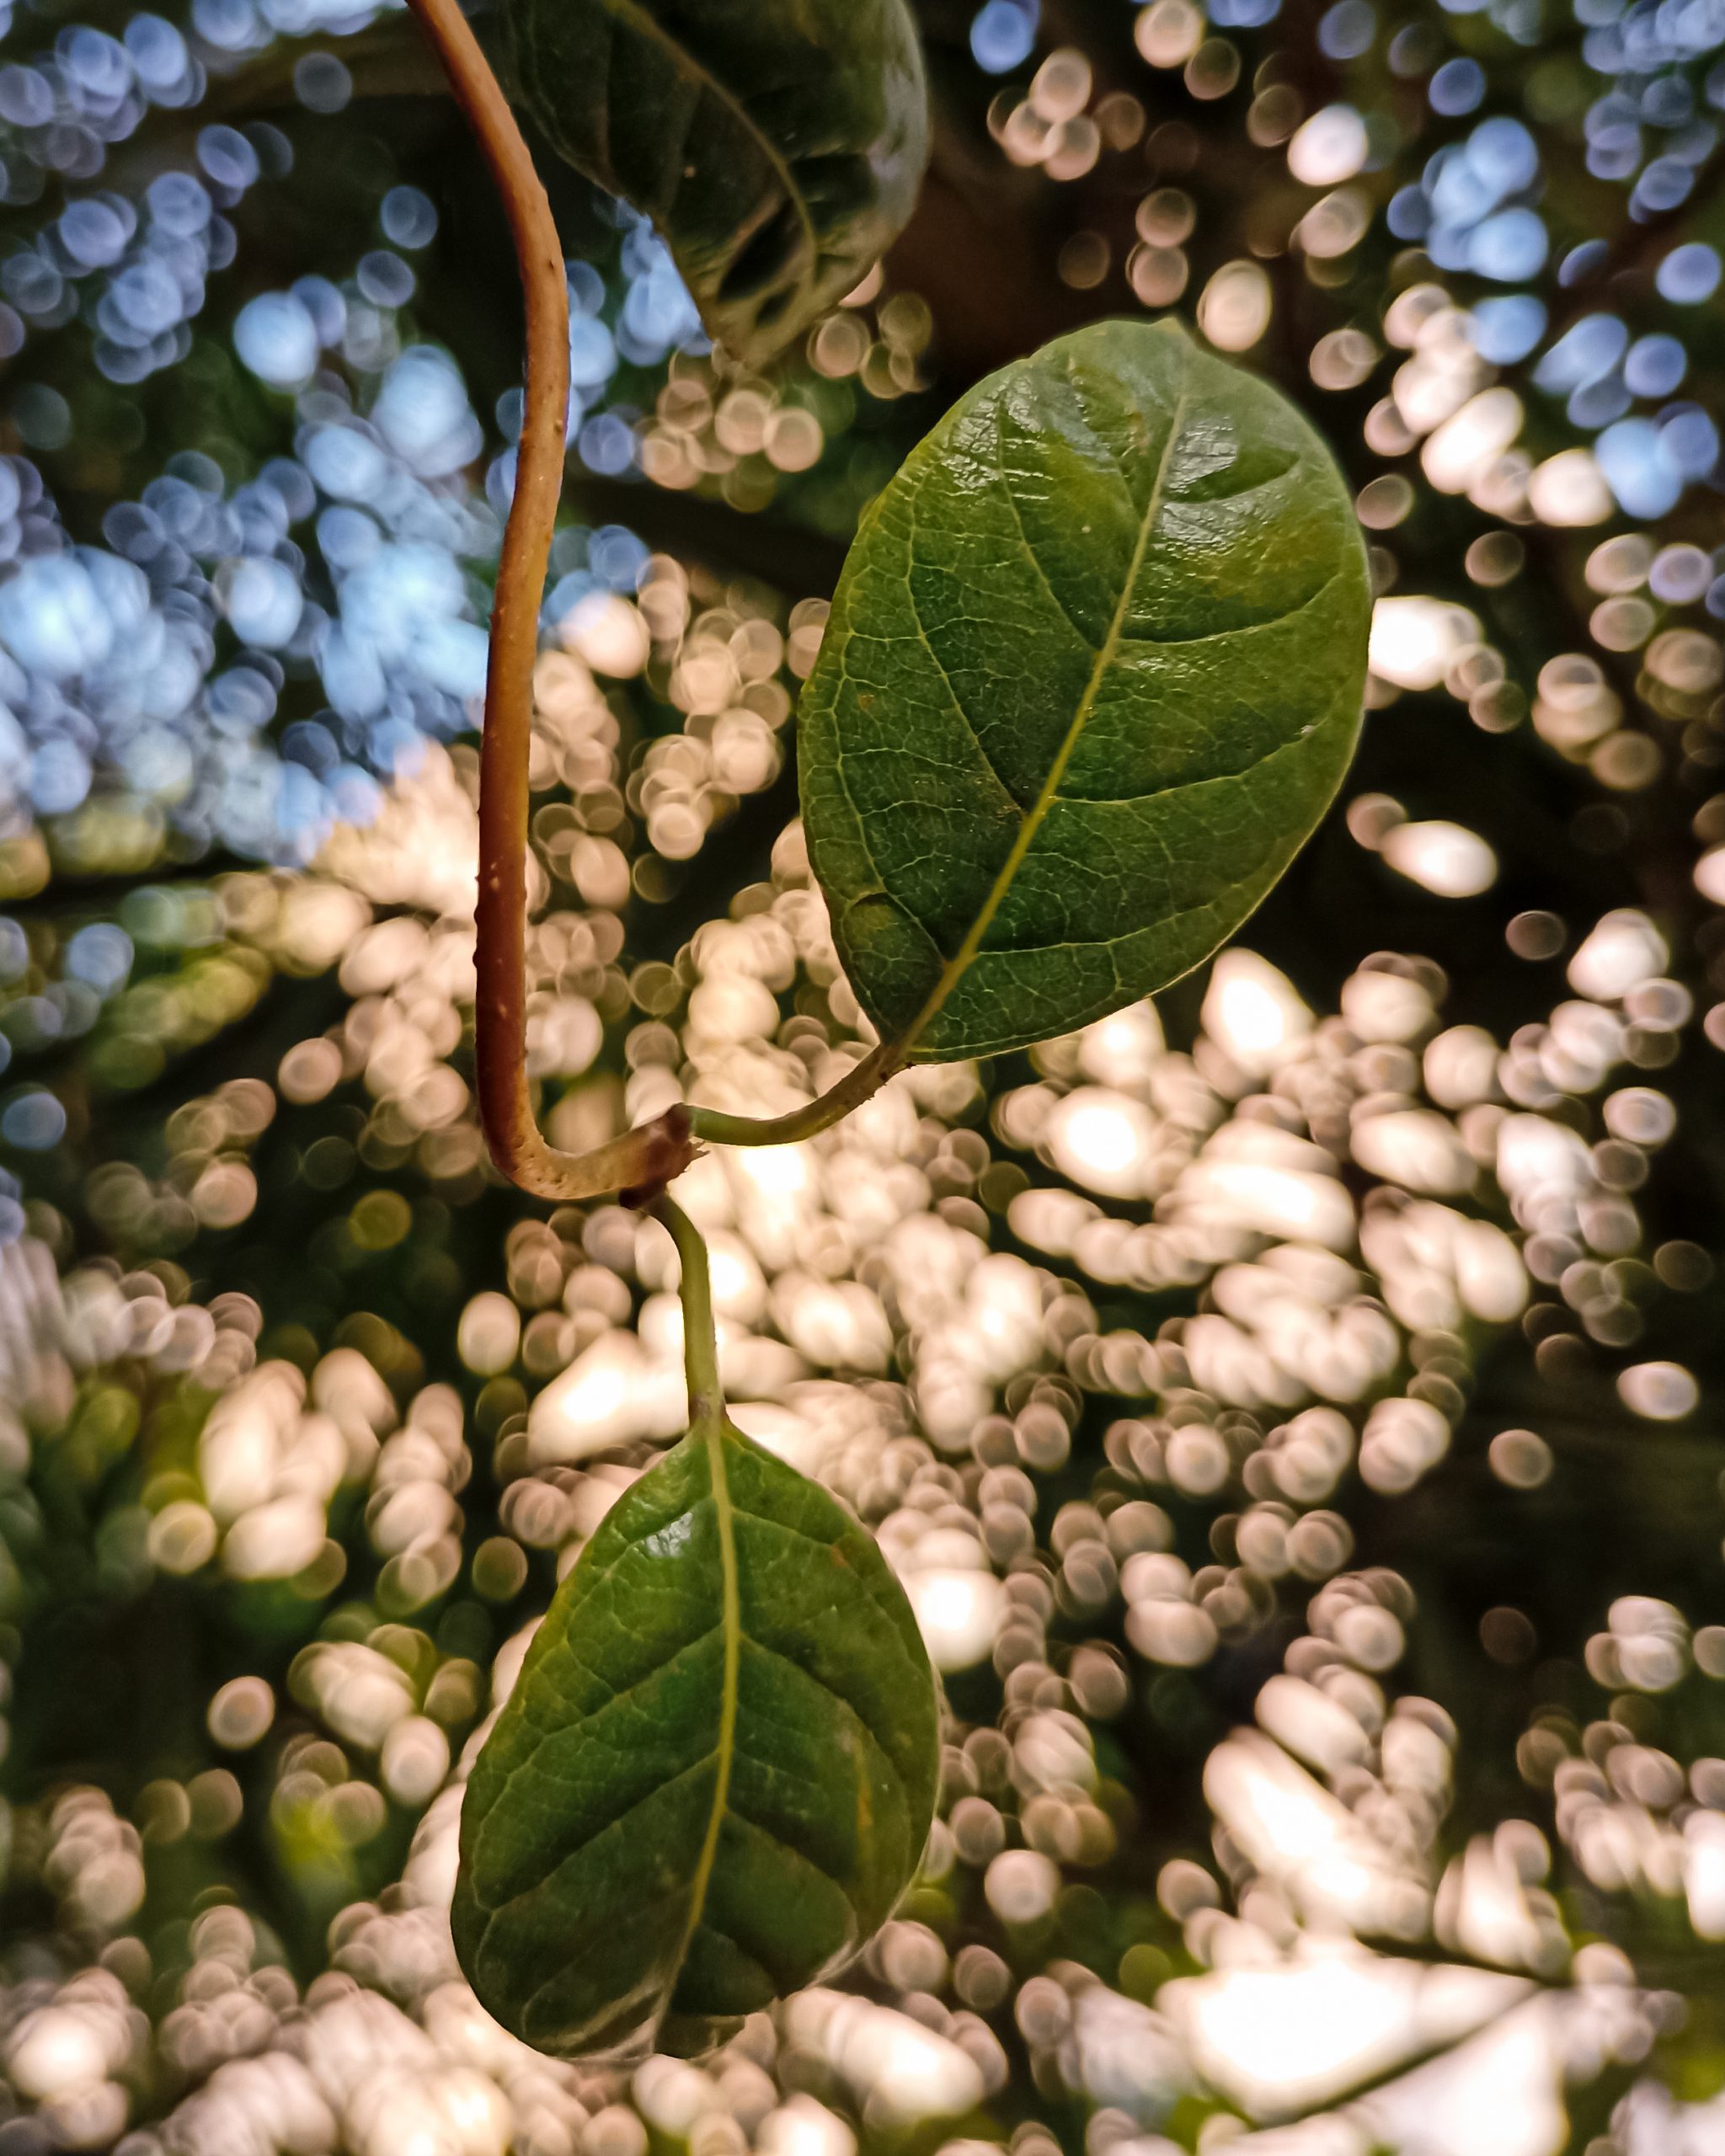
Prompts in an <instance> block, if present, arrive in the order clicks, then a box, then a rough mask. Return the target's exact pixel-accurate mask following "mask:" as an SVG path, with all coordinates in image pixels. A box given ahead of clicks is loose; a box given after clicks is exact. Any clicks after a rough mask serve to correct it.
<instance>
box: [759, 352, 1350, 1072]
mask: <svg viewBox="0 0 1725 2156" xmlns="http://www.w3.org/2000/svg"><path fill="white" fill-rule="evenodd" d="M1369 621H1370V592H1369V586H1368V581H1367V574H1366V562H1365V547H1364V545H1363V543H1362V542H1361V538H1360V534H1359V526H1358V524H1357V522H1356V520H1355V518H1354V510H1353V505H1352V503H1351V501H1350V499H1349V497H1348V490H1347V488H1346V487H1345V485H1344V484H1343V479H1342V477H1341V474H1340V473H1339V472H1338V470H1337V468H1336V466H1335V464H1334V462H1333V460H1332V457H1331V456H1330V454H1329V452H1328V451H1327V449H1326V448H1325V446H1324V445H1323V443H1322V441H1321V440H1319V438H1318V436H1317V435H1316V434H1315V433H1314V432H1313V430H1312V429H1311V426H1310V425H1309V424H1307V422H1306V420H1305V419H1304V418H1302V417H1301V415H1300V413H1299V412H1298V411H1297V410H1296V409H1295V407H1294V406H1293V405H1292V404H1290V403H1289V402H1288V401H1287V399H1286V398H1284V397H1283V396H1282V395H1281V394H1280V392H1279V391H1277V390H1276V389H1274V388H1273V387H1271V386H1270V385H1269V384H1268V382H1263V381H1260V380H1259V379H1258V377H1257V376H1252V375H1249V374H1247V373H1245V372H1243V371H1242V370H1241V369H1239V368H1237V367H1236V366H1232V365H1231V364H1230V363H1229V362H1227V361H1226V360H1221V359H1218V358H1216V357H1215V356H1214V355H1210V354H1209V353H1207V352H1204V351H1202V350H1199V348H1198V347H1197V346H1196V345H1195V344H1193V343H1192V342H1191V341H1190V339H1188V337H1187V336H1186V335H1185V334H1184V333H1183V331H1182V330H1180V329H1179V328H1178V327H1176V326H1175V325H1173V324H1172V323H1156V324H1151V323H1126V322H1108V323H1098V324H1097V325H1095V326H1094V327H1092V328H1087V329H1083V330H1081V331H1079V332H1077V333H1076V334H1075V335H1072V336H1070V337H1063V338H1060V339H1058V340H1056V341H1055V343H1053V344H1049V345H1047V346H1045V347H1044V350H1042V351H1040V352H1039V353H1038V354H1036V355H1034V356H1033V358H1031V359H1028V360H1022V361H1020V362H1018V363H1017V364H1015V365H1013V366H1009V367H1006V368H1003V369H1002V370H1001V371H1000V372H999V373H998V374H996V375H993V376H990V377H989V379H988V380H987V381H985V382H982V383H980V384H979V386H978V387H976V388H975V389H974V390H973V391H971V392H969V395H967V396H966V397H964V398H962V399H961V400H960V401H959V403H958V404H956V405H955V406H954V407H953V409H952V410H951V411H950V412H949V413H948V414H947V415H946V417H945V418H944V419H943V420H942V421H941V422H940V424H939V425H938V426H937V427H936V428H935V430H933V432H932V434H931V435H928V437H927V439H926V440H924V441H923V442H921V444H920V445H919V446H918V447H917V448H916V450H914V451H912V452H911V456H910V457H909V458H908V459H907V460H906V462H905V465H904V467H903V468H902V469H901V470H900V472H899V474H898V476H897V478H895V480H894V481H893V483H891V485H890V486H889V487H888V488H886V490H885V492H884V494H882V495H881V496H880V498H879V500H878V501H877V503H876V504H875V505H874V507H873V510H871V511H870V513H869V515H868V518H867V519H866V520H865V521H864V523H863V528H862V531H861V532H860V534H859V536H858V537H857V542H856V544H855V545H854V546H853V547H852V550H851V553H850V557H849V558H848V560H847V561H846V565H845V570H844V574H843V576H842V578H841V581H840V584H839V588H838V592H837V595H836V599H835V601H834V606H833V612H832V618H831V620H830V623H829V625H828V627H827V632H826V637H825V643H823V646H822V648H821V653H820V660H819V662H818V664H817V665H816V667H815V670H814V674H813V675H811V677H810V679H809V684H808V686H807V689H806V691H804V698H803V703H802V716H801V735H800V745H799V750H798V754H799V757H800V760H801V775H802V791H803V814H804V823H805V826H806V829H807V833H808V839H809V857H810V859H811V861H812V862H813V863H814V869H815V873H816V874H817V876H818V877H819V878H820V883H821V885H822V887H823V889H825V893H826V896H827V900H828V903H829V905H830V909H831V913H832V920H833V929H834V934H835V937H836V941H837V944H838V948H839V953H840V956H841V958H842V959H843V961H844V964H845V967H846V971H847V973H848V974H849V975H850V978H851V980H852V985H854V987H855V989H856V991H857V995H858V997H859V998H860V1000H861V1001H862V1003H863V1007H864V1008H865V1009H866V1010H867V1011H868V1014H869V1016H870V1017H871V1018H872V1019H873V1022H874V1023H875V1025H876V1026H877V1027H879V1029H880V1031H881V1033H883V1034H884V1035H885V1036H889V1037H891V1038H911V1039H912V1040H913V1041H914V1043H915V1046H914V1049H913V1053H914V1054H915V1055H916V1057H917V1058H918V1059H927V1060H937V1059H942V1058H945V1057H952V1056H964V1055H975V1054H986V1053H989V1052H991V1051H996V1050H1001V1049H1011V1048H1015V1047H1020V1046H1023V1045H1024V1044H1025V1043H1029V1042H1033V1041H1036V1040H1040V1039H1045V1038H1048V1037H1049V1036H1050V1035H1052V1034H1055V1033H1065V1032H1068V1031H1070V1030H1071V1028H1072V1027H1076V1026H1080V1025H1082V1024H1085V1023H1087V1022H1089V1021H1090V1020H1092V1019H1094V1018H1097V1017H1102V1016H1103V1015H1104V1014H1105V1013H1106V1012H1108V1011H1112V1010H1115V1009H1118V1008H1119V1006H1121V1005H1123V1004H1125V1003H1128V1002H1130V1001H1134V1000H1135V999H1136V998H1137V997H1139V996H1140V995H1146V994H1149V993H1151V991H1153V990H1156V989H1158V988H1162V987H1164V986H1166V985H1167V983H1168V982H1170V981H1172V980H1175V979H1178V977H1179V976H1180V975H1181V974H1183V973H1186V972H1188V970H1189V969H1191V968H1192V967H1193V966H1194V965H1196V964H1197V963H1199V961H1200V960H1201V959H1203V958H1205V957H1207V956H1208V955H1209V954H1210V953H1211V952H1212V951H1214V950H1215V948H1216V947H1217V945H1218V944H1220V942H1223V941H1224V940H1225V939H1226V937H1228V936H1230V935H1231V934H1232V933H1233V932H1234V931H1235V930H1236V929H1237V928H1238V927H1239V926H1240V924H1241V923H1242V921H1244V920H1245V919H1246V917H1247V915H1248V914H1249V913H1251V911H1252V909H1253V907H1255V906H1256V905H1258V901H1259V900H1260V899H1262V898H1263V895H1264V894H1265V893H1266V892H1267V891H1268V889H1270V887H1271V886H1272V885H1273V884H1274V883H1275V881H1276V879H1277V878H1278V877H1279V875H1280V874H1281V873H1282V871H1283V870H1284V868H1285V867H1286V866H1287V864H1288V862H1289V861H1290V859H1291V858H1292V857H1293V855H1294V854H1295V852H1296V851H1297V850H1298V849H1299V847H1300V845H1301V844H1302V843H1303V842H1304V841H1305V840H1306V837H1307V836H1308V835H1310V833H1311V830H1312V828H1313V826H1314V825H1316V822H1317V820H1318V819H1319V817H1320V816H1321V815H1322V813H1323V811H1324V809H1325V808H1326V806H1327V803H1329V801H1330V799H1331V797H1332V795H1333V793H1334V792H1335V790H1336V787H1337V786H1338V783H1339V782H1340V780H1341V777H1342V774H1343V771H1344V770H1345V769H1346V768H1347V765H1348V758H1349V756H1350V755H1351V754H1352V752H1353V748H1354V740H1355V737H1356V735H1357V733H1358V730H1359V715H1360V707H1361V698H1362V694H1363V691H1364V686H1365V648H1366V637H1367V630H1368V627H1369Z"/></svg>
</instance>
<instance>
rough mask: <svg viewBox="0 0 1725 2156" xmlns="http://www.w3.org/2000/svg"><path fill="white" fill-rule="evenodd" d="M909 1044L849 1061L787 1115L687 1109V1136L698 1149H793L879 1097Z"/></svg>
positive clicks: (892, 1044) (893, 1044)
mask: <svg viewBox="0 0 1725 2156" xmlns="http://www.w3.org/2000/svg"><path fill="white" fill-rule="evenodd" d="M908 1045H909V1044H908V1043H906V1042H905V1041H883V1042H882V1043H881V1044H880V1046H879V1048H877V1049H874V1051H873V1053H872V1054H868V1055H865V1056H864V1057H863V1059H862V1061H861V1062H860V1063H853V1064H852V1065H851V1068H850V1069H849V1070H847V1071H846V1073H845V1075H844V1076H843V1077H842V1078H841V1079H840V1081H838V1083H837V1085H836V1086H829V1087H828V1089H827V1090H826V1091H825V1092H824V1093H822V1094H821V1095H820V1097H818V1098H817V1099H815V1100H812V1101H807V1102H804V1105H803V1106H802V1107H799V1108H793V1109H792V1110H791V1111H790V1113H789V1114H788V1115H779V1116H773V1117H772V1118H770V1119H769V1120H766V1121H764V1122H759V1121H756V1118H754V1117H752V1116H746V1115H722V1114H720V1113H719V1111H718V1109H717V1108H691V1109H690V1110H689V1111H688V1117H689V1129H690V1133H691V1135H692V1137H693V1139H694V1140H695V1142H696V1144H697V1145H796V1144H797V1143H798V1141H799V1140H800V1139H804V1138H813V1137H814V1136H815V1135H816V1134H817V1133H818V1132H820V1131H823V1130H830V1129H831V1128H832V1126H833V1125H834V1123H839V1122H841V1121H842V1120H843V1118H845V1117H846V1116H847V1115H849V1113H851V1111H852V1108H858V1107H862V1105H863V1102H864V1101H866V1100H868V1098H869V1097H870V1096H871V1095H872V1094H874V1093H878V1092H879V1091H880V1089H881V1087H882V1086H884V1085H885V1083H886V1081H887V1080H888V1079H889V1078H890V1077H891V1076H892V1075H893V1074H894V1072H895V1071H896V1070H899V1069H900V1066H901V1065H903V1063H904V1060H905V1051H906V1049H907V1047H908Z"/></svg>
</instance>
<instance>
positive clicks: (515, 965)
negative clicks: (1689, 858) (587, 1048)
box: [409, 0, 697, 1200]
mask: <svg viewBox="0 0 1725 2156" xmlns="http://www.w3.org/2000/svg"><path fill="white" fill-rule="evenodd" d="M409 5H410V6H411V8H413V11H414V14H415V15H416V16H417V17H418V19H419V24H420V26H421V28H422V29H424V30H425V34H426V35H427V37H428V38H429V39H430V41H431V43H432V45H433V46H434V47H435V50H436V52H437V55H438V57H439V58H440V60H441V61H442V63H443V68H444V72H445V73H446V75H447V76H448V77H449V83H450V87H451V89H452V90H453V91H454V92H455V94H456V99H457V102H458V103H459V104H460V105H461V108H462V111H463V112H464V113H465V114H466V115H467V121H468V124H469V125H470V126H471V127H472V128H473V132H474V134H475V136H477V137H478V143H479V147H480V150H481V152H483V156H484V158H485V162H486V163H487V165H488V166H489V168H490V170H491V177H492V179H493V181H494V183H495V184H496V188H497V192H498V195H499V198H500V200H501V201H502V203H503V207H504V212H505V216H507V217H508V219H509V227H510V237H511V238H512V239H513V240H514V242H515V260H516V263H517V264H518V266H519V268H520V270H521V296H522V299H523V302H524V304H525V307H526V408H525V412H524V414H523V418H522V424H521V445H520V448H519V451H518V453H517V456H516V460H515V497H514V499H513V500H512V501H511V502H510V512H509V521H508V523H507V524H506V525H505V527H504V534H503V552H502V556H501V558H500V559H499V563H498V567H497V592H496V597H495V600H494V603H493V606H492V614H491V658H490V665H489V670H488V672H487V675H486V680H485V731H484V736H483V740H482V742H481V744H480V751H479V905H478V921H477V931H478V937H477V946H476V949H475V953H474V958H475V963H476V965H477V968H478V999H477V1001H476V1003H475V1006H474V1030H475V1035H476V1038H475V1060H476V1062H477V1065H478V1094H479V1120H480V1123H481V1125H482V1127H483V1130H484V1133H485V1142H486V1144H487V1145H488V1146H489V1148H490V1151H491V1157H492V1159H493V1160H494V1161H495V1162H496V1163H497V1165H498V1166H499V1169H501V1171H503V1173H504V1174H505V1175H506V1176H507V1177H509V1179H510V1182H513V1183H515V1184H516V1185H517V1186H518V1187H520V1188H521V1189H522V1190H525V1191H528V1192H531V1193H532V1194H533V1196H535V1197H537V1198H558V1199H564V1200H567V1199H570V1198H596V1197H599V1196H600V1195H601V1194H602V1193H605V1192H606V1191H611V1190H617V1189H619V1188H621V1187H625V1186H628V1187H633V1188H635V1189H637V1190H639V1191H643V1192H646V1191H650V1190H652V1189H654V1188H657V1187H662V1186H663V1185H664V1184H665V1182H669V1181H670V1178H671V1177H673V1176H676V1175H680V1174H681V1172H682V1171H683V1169H684V1168H686V1166H688V1164H689V1162H690V1161H691V1160H692V1159H693V1158H694V1155H695V1153H696V1150H697V1148H696V1146H695V1145H694V1142H693V1140H692V1139H691V1137H690V1135H689V1128H688V1118H687V1117H686V1114H684V1113H683V1112H682V1111H681V1109H673V1110H672V1111H671V1112H670V1113H669V1114H667V1115H665V1116H661V1117H660V1118H659V1119H658V1120H657V1122H655V1123H648V1124H644V1125H643V1127H642V1128H641V1129H638V1130H632V1131H629V1132H627V1133H626V1134H624V1135H623V1136H622V1138H619V1139H615V1140H613V1141H612V1143H611V1145H603V1146H601V1147H600V1148H599V1149H598V1150H597V1151H596V1152H592V1153H587V1154H582V1155H574V1154H570V1153H559V1152H558V1151H557V1150H555V1148H554V1147H553V1146H550V1145H547V1144H546V1142H545V1138H544V1134H542V1131H541V1130H540V1129H539V1125H538V1123H537V1119H536V1118H535V1116H534V1113H533V1103H532V1099H531V1095H530V1094H529V1092H528V1089H527V1063H526V1051H527V996H526V925H527V796H528V788H527V754H528V749H529V745H530V742H531V734H532V720H533V666H534V662H535V660H536V659H537V657H538V653H539V606H540V600H541V596H542V593H543V591H544V588H545V569H546V563H547V559H548V558H549V555H550V552H551V535H552V527H553V524H554V523H555V521H556V518H557V503H558V494H559V493H560V492H561V490H562V487H563V452H564V429H565V425H566V423H567V420H568V416H569V288H568V286H567V284H566V283H565V281H564V275H563V245H562V243H561V241H560V240H559V239H558V232H557V225H556V221H555V220H554V219H553V216H552V214H551V205H550V203H549V201H547V199H546V194H545V189H544V188H543V187H542V185H541V184H540V179H539V175H538V173H537V172H536V171H535V170H534V169H533V159H532V156H531V152H529V150H528V148H527V146H526V143H525V142H524V141H522V139H521V130H520V129H519V128H518V127H517V126H516V125H515V115H513V114H512V113H511V112H510V109H509V103H508V100H507V99H505V96H504V94H503V92H502V91H501V90H500V89H499V88H498V84H497V78H496V77H495V76H494V74H493V73H492V72H491V68H490V66H489V63H488V61H487V60H486V58H485V56H484V54H483V52H482V51H480V49H479V44H478V40H477V39H476V38H475V37H474V35H473V31H472V30H471V29H469V28H468V26H467V18H466V17H465V16H464V15H463V14H462V11H461V8H460V6H459V4H458V0H409Z"/></svg>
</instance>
